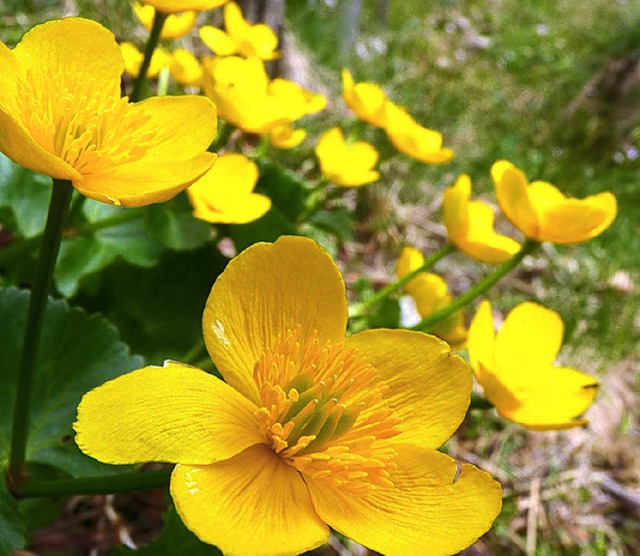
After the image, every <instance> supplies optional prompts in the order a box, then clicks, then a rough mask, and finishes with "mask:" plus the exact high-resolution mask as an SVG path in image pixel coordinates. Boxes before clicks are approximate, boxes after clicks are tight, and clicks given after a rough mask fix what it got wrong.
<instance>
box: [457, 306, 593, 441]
mask: <svg viewBox="0 0 640 556" xmlns="http://www.w3.org/2000/svg"><path fill="white" fill-rule="evenodd" d="M563 331H564V325H563V323H562V320H561V319H560V316H559V315H558V314H557V313H556V312H554V311H551V310H549V309H546V308H544V307H542V306H541V305H537V304H536V303H530V302H526V303H521V304H520V305H518V306H517V307H515V308H514V309H513V310H512V311H511V312H510V313H509V314H508V315H507V318H506V319H505V321H504V323H503V325H502V327H501V328H500V330H499V331H498V332H497V334H496V332H495V328H494V323H493V316H492V314H491V304H490V303H489V302H488V301H483V302H482V303H481V304H480V307H479V308H478V312H477V313H476V315H475V317H474V318H473V321H472V322H471V326H470V327H469V339H468V342H467V343H468V348H469V359H470V360H471V365H472V367H473V370H474V372H475V375H476V378H477V380H478V382H479V383H480V385H481V386H482V388H483V389H484V395H485V396H486V397H487V399H488V400H489V401H490V402H491V403H493V404H494V405H495V406H496V409H497V410H498V413H500V415H502V416H503V417H505V418H506V419H509V420H511V421H514V422H516V423H519V424H521V425H523V426H525V427H527V428H530V429H534V430H550V429H566V428H570V427H575V426H578V425H584V424H585V423H587V422H588V421H587V419H580V418H576V416H578V415H581V414H582V413H583V412H584V411H585V410H586V409H587V408H588V407H589V406H590V405H591V403H592V402H593V399H594V398H595V395H596V393H597V391H598V381H597V380H596V379H594V378H593V377H590V376H589V375H586V374H584V373H581V372H580V371H577V370H575V369H571V368H568V367H557V366H555V365H554V361H555V358H556V356H557V354H558V351H560V345H561V343H562V334H563Z"/></svg>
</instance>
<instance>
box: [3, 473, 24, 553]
mask: <svg viewBox="0 0 640 556" xmlns="http://www.w3.org/2000/svg"><path fill="white" fill-rule="evenodd" d="M0 474H1V475H2V476H1V477H0V554H11V553H12V551H11V549H12V548H24V532H25V526H24V521H23V518H22V516H21V515H20V512H19V510H18V502H17V501H16V499H15V498H14V497H13V496H12V495H11V493H10V492H9V490H8V489H7V485H6V481H5V476H6V470H5V469H4V467H0Z"/></svg>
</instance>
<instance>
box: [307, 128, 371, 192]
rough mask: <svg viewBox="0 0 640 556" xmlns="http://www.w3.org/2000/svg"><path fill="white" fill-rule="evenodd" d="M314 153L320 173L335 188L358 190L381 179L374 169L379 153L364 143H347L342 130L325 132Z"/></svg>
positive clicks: (333, 129)
mask: <svg viewBox="0 0 640 556" xmlns="http://www.w3.org/2000/svg"><path fill="white" fill-rule="evenodd" d="M315 151H316V156H317V157H318V161H319V162H320V171H321V172H322V174H323V175H324V176H325V177H326V178H327V179H328V180H329V181H330V182H331V183H333V184H335V185H339V186H342V187H358V186H360V185H365V184H367V183H371V182H372V181H376V180H377V179H378V178H379V177H380V174H379V173H378V172H376V171H375V170H374V169H373V167H374V166H375V165H376V163H377V162H378V151H376V149H375V148H374V147H373V145H370V144H369V143H366V142H365V141H355V142H354V143H347V142H346V141H345V139H344V135H343V134H342V131H341V130H340V128H337V127H332V128H331V129H329V130H327V131H325V132H324V133H323V134H322V135H321V136H320V138H319V140H318V144H317V145H316V149H315Z"/></svg>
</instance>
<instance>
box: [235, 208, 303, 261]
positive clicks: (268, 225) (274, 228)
mask: <svg viewBox="0 0 640 556" xmlns="http://www.w3.org/2000/svg"><path fill="white" fill-rule="evenodd" d="M287 234H288V235H300V234H299V232H298V231H297V229H296V226H295V225H294V224H293V223H291V221H289V220H287V218H286V217H285V216H284V215H283V214H282V213H281V212H280V211H279V210H278V208H277V207H275V206H272V207H271V210H270V211H269V212H267V214H265V215H264V216H263V217H262V218H259V219H258V220H254V221H253V222H249V223H248V224H238V225H234V226H229V237H230V238H231V239H232V240H233V243H234V244H235V246H236V249H237V250H238V251H243V250H244V249H246V248H247V247H249V246H250V245H253V244H254V243H256V242H258V241H270V242H271V241H275V240H276V239H278V238H279V237H280V236H282V235H287Z"/></svg>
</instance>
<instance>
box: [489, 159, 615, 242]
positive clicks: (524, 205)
mask: <svg viewBox="0 0 640 556" xmlns="http://www.w3.org/2000/svg"><path fill="white" fill-rule="evenodd" d="M491 175H492V177H493V181H494V184H495V187H496V198H497V199H498V204H499V205H500V208H501V209H502V212H504V213H505V215H506V216H507V218H508V219H509V220H511V222H512V223H513V225H514V226H515V227H516V228H518V229H519V230H520V231H521V232H522V233H523V234H524V235H525V236H527V237H528V238H530V239H533V240H535V241H550V242H552V243H580V242H582V241H587V240H588V239H591V238H593V237H595V236H597V235H599V234H600V233H602V232H603V231H604V230H606V229H607V228H608V227H609V226H610V225H611V223H612V222H613V220H614V219H615V217H616V213H617V203H616V198H615V197H614V196H613V195H612V194H611V193H609V192H608V191H607V192H604V193H599V194H597V195H591V196H590V197H586V198H585V199H575V198H572V197H565V196H564V195H563V194H562V193H561V192H560V191H559V190H558V188H557V187H555V186H554V185H552V184H550V183H547V182H545V181H533V182H531V183H529V181H528V180H527V177H526V176H525V174H524V172H522V170H520V169H519V168H517V167H516V166H514V165H513V164H512V163H511V162H508V161H506V160H500V161H498V162H496V163H495V164H494V165H493V166H492V167H491Z"/></svg>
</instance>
